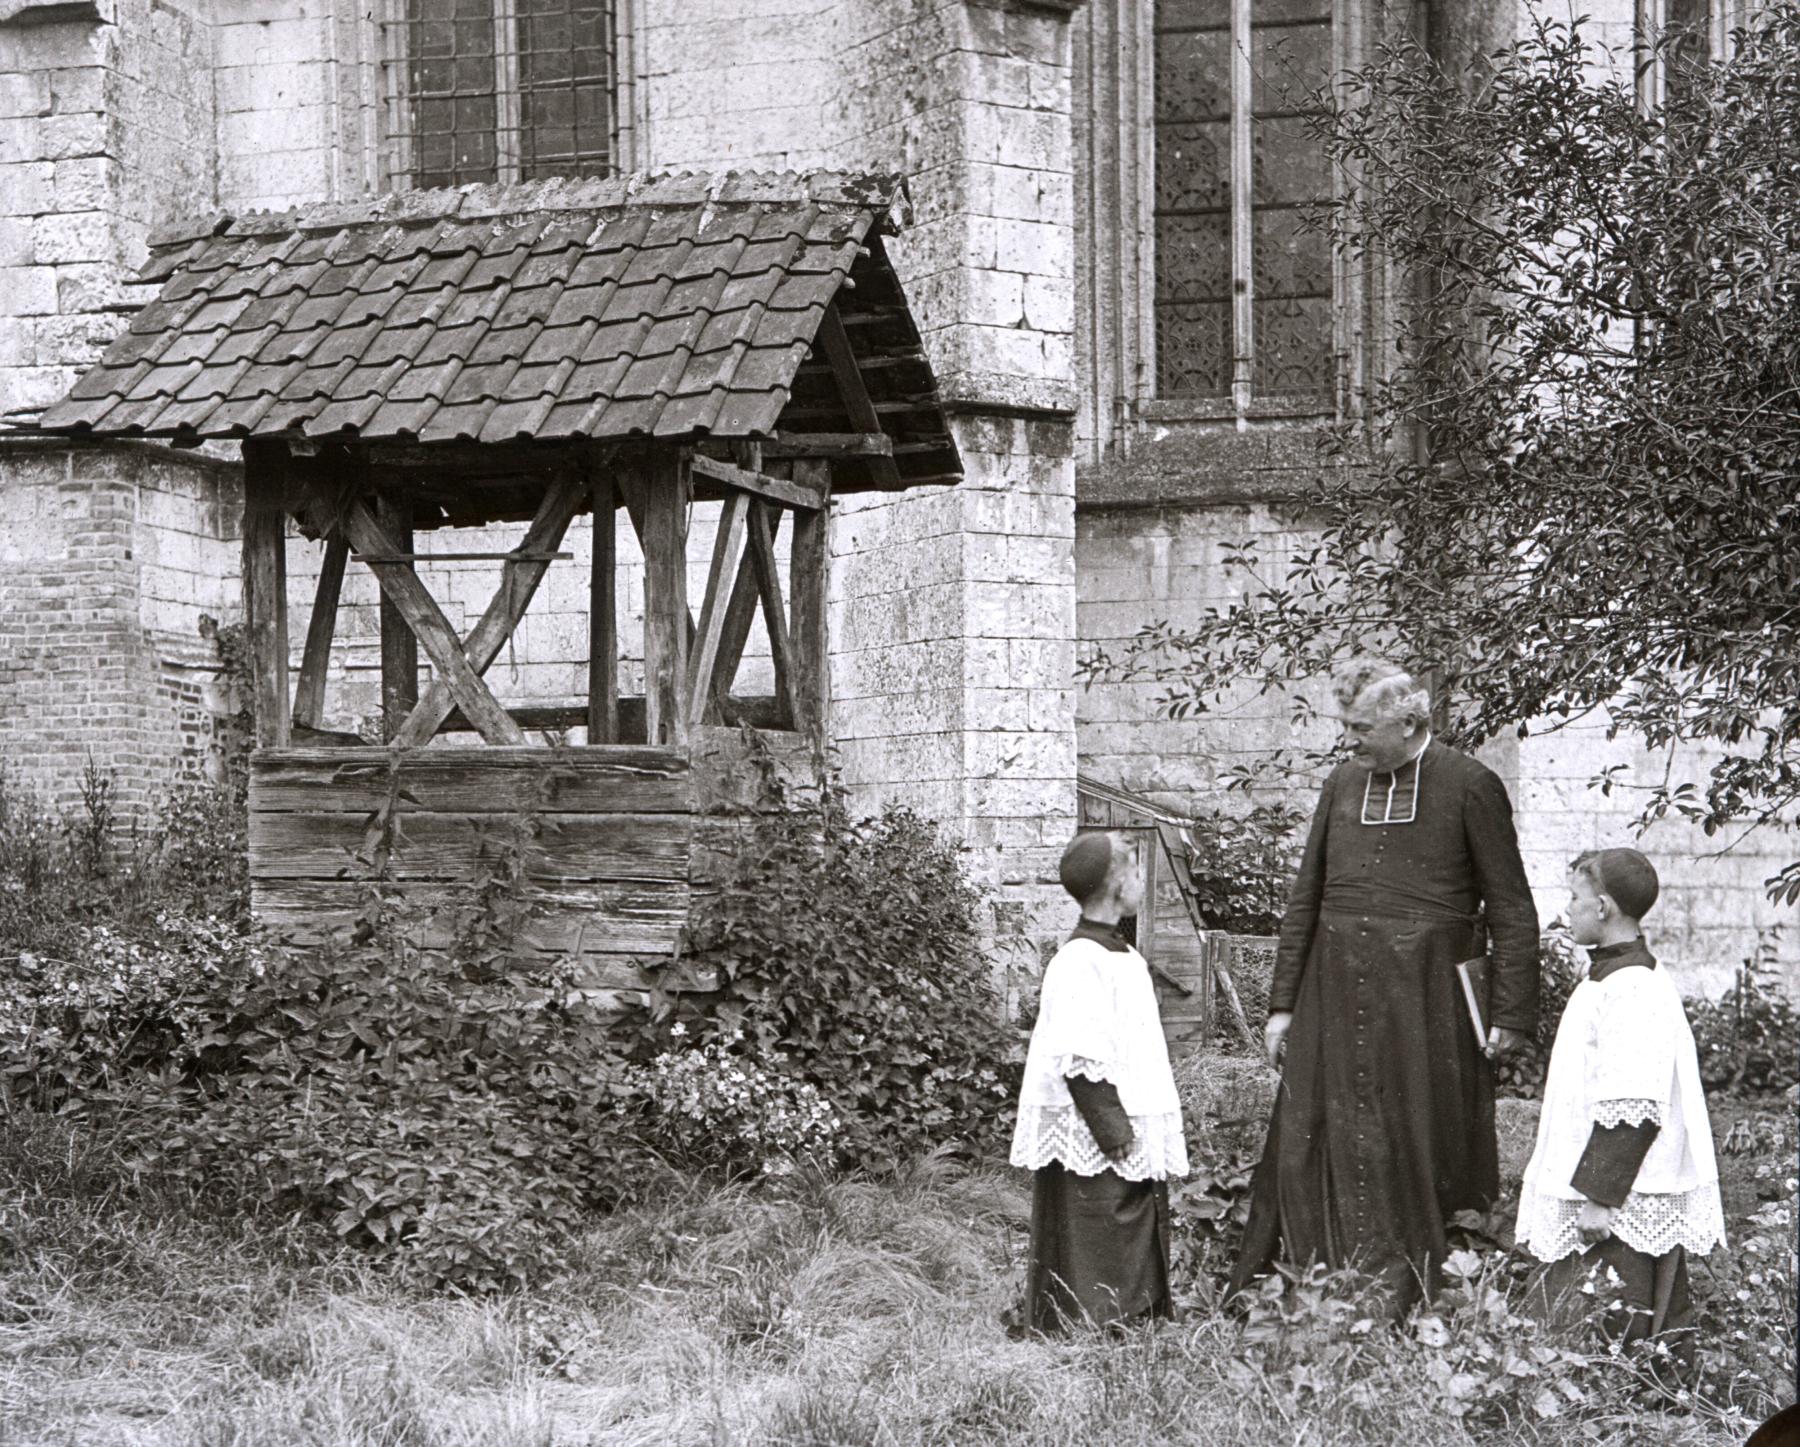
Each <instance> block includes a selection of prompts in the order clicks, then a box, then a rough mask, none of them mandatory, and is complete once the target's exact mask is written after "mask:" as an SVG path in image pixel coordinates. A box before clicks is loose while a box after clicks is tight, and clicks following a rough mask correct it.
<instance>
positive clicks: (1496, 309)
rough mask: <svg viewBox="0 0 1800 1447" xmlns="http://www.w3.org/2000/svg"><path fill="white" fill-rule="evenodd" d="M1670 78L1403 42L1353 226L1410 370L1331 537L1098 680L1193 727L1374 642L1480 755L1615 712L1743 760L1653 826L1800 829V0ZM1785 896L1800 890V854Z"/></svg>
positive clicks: (1657, 813) (1349, 193) (1370, 111)
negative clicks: (1690, 823)
mask: <svg viewBox="0 0 1800 1447" xmlns="http://www.w3.org/2000/svg"><path fill="white" fill-rule="evenodd" d="M1659 62H1660V63H1661V64H1662V65H1664V66H1665V67H1666V72H1667V85H1666V99H1665V101H1664V103H1663V104H1662V105H1661V106H1660V107H1659V108H1658V109H1657V110H1656V111H1655V112H1653V113H1652V112H1646V111H1645V110H1644V109H1643V108H1641V107H1640V105H1639V103H1638V100H1637V97H1636V95H1635V94H1634V87H1633V83H1632V66H1631V64H1630V63H1629V57H1625V58H1623V59H1621V58H1619V57H1613V56H1610V55H1608V54H1606V53H1603V52H1602V51H1601V49H1600V48H1599V47H1598V46H1597V45H1596V43H1595V42H1594V41H1593V40H1592V39H1591V38H1590V37H1589V35H1588V34H1586V33H1584V29H1583V25H1582V22H1580V21H1579V20H1577V21H1575V22H1573V23H1569V24H1565V23H1559V22H1551V21H1546V20H1539V21H1536V22H1535V23H1534V24H1532V25H1531V26H1530V28H1529V30H1528V33H1526V34H1524V35H1523V36H1522V38H1520V39H1519V40H1518V41H1517V42H1516V43H1515V44H1513V45H1512V46H1510V47H1509V48H1507V49H1504V50H1501V51H1499V52H1497V53H1495V54H1493V55H1491V56H1489V57H1488V58H1487V60H1486V63H1485V65H1484V66H1483V67H1482V68H1481V69H1480V71H1479V73H1477V74H1474V75H1454V74H1449V73H1447V72H1446V71H1445V70H1444V69H1442V68H1441V67H1440V66H1439V65H1437V64H1436V63H1435V62H1434V61H1433V60H1432V59H1431V58H1430V57H1429V56H1428V55H1427V54H1425V53H1424V52H1423V51H1422V50H1421V49H1420V48H1418V47H1417V46H1416V45H1414V44H1410V43H1399V44H1396V45H1393V46H1391V47H1389V48H1387V49H1384V50H1382V51H1381V52H1380V53H1379V54H1378V55H1377V57H1376V58H1375V60H1374V61H1373V63H1372V64H1370V65H1369V66H1367V67H1366V68H1364V69H1362V70H1360V71H1357V72H1355V73H1353V74H1351V75H1349V76H1347V77H1345V78H1344V82H1345V83H1344V85H1343V88H1342V90H1341V91H1340V94H1339V104H1338V105H1337V107H1336V109H1335V110H1334V111H1333V112H1332V114H1331V115H1330V116H1329V117H1327V118H1326V119H1325V120H1323V121H1322V122H1321V132H1322V140H1323V142H1324V144H1325V146H1326V148H1327V150H1328V152H1329V154H1330V157H1331V159H1332V161H1333V162H1334V164H1335V166H1336V167H1337V169H1338V170H1339V172H1340V173H1341V175H1342V176H1343V177H1344V178H1345V179H1344V183H1343V185H1342V186H1341V187H1340V196H1339V199H1338V200H1336V201H1335V202H1333V203H1332V204H1331V206H1330V207H1329V213H1330V214H1329V216H1328V217H1326V218H1324V219H1325V222H1326V223H1327V224H1329V225H1330V226H1331V228H1332V230H1333V233H1334V236H1335V238H1336V241H1337V244H1338V245H1339V246H1340V247H1341V248H1343V249H1344V251H1345V252H1346V253H1347V254H1349V255H1351V256H1352V257H1362V258H1373V259H1374V260H1375V262H1376V263H1377V268H1378V270H1382V271H1385V273H1386V274H1387V275H1388V276H1390V277H1391V278H1394V279H1395V287H1394V290H1395V293H1396V294H1397V295H1398V296H1399V298H1400V303H1399V306H1398V313H1399V316H1398V337H1397V341H1396V345H1397V353H1396V356H1395V358H1394V364H1393V365H1392V366H1391V367H1389V368H1387V369H1385V375H1384V377H1383V378H1382V380H1380V381H1379V382H1378V383H1377V384H1375V385H1374V386H1373V387H1372V388H1371V389H1370V391H1369V393H1368V395H1367V397H1366V399H1365V405H1364V406H1362V407H1361V408H1360V409H1359V410H1358V415H1357V416H1356V417H1354V418H1353V419H1347V420H1342V421H1340V422H1339V423H1338V424H1336V425H1334V426H1332V427H1331V428H1330V429H1328V431H1327V433H1326V435H1325V437H1324V439H1323V444H1322V447H1323V452H1324V455H1325V458H1326V460H1327V462H1328V464H1330V465H1327V466H1324V467H1322V468H1321V470H1320V472H1321V476H1320V479H1319V481H1318V482H1317V483H1316V484H1315V485H1314V487H1313V488H1312V491H1311V494H1310V496H1308V497H1306V498H1305V499H1304V500H1303V501H1304V502H1305V504H1306V505H1307V506H1308V508H1309V509H1311V510H1312V512H1313V515H1314V516H1315V517H1316V518H1317V519H1318V520H1319V521H1320V522H1321V523H1322V524H1323V532H1322V539H1321V541H1320V542H1319V544H1318V546H1316V547H1315V548H1313V549H1311V550H1310V551H1307V552H1304V553H1302V554H1301V555H1300V556H1299V557H1298V559H1297V561H1296V562H1295V563H1294V564H1293V566H1292V567H1291V569H1289V570H1288V572H1287V573H1286V575H1285V576H1279V577H1278V576H1272V575H1271V574H1269V573H1268V572H1267V571H1266V570H1265V568H1264V566H1263V562H1262V559H1261V558H1260V557H1259V556H1258V554H1257V552H1256V550H1255V549H1254V548H1249V549H1247V550H1245V551H1244V552H1242V553H1237V554H1234V555H1233V556H1232V557H1230V558H1228V560H1227V566H1228V567H1235V568H1238V569H1242V570H1245V571H1246V573H1247V575H1248V576H1249V578H1250V579H1251V581H1250V583H1249V586H1248V587H1247V588H1246V589H1245V591H1244V593H1243V595H1242V601H1241V602H1239V603H1237V604H1234V605H1231V606H1228V607H1223V608H1219V609H1215V610H1212V611H1211V612H1209V613H1208V614H1207V615H1205V616H1204V617H1203V618H1202V620H1201V622H1200V623H1199V624H1198V625H1197V626H1194V627H1192V628H1179V629H1178V628H1175V627H1172V626H1170V625H1167V624H1157V625H1153V626H1151V627H1149V628H1147V629H1146V630H1145V631H1144V632H1143V633H1142V634H1141V635H1140V636H1139V637H1138V638H1137V639H1136V640H1135V641H1134V643H1133V644H1132V645H1131V646H1130V647H1129V648H1128V649H1127V650H1126V651H1125V652H1124V653H1123V654H1122V655H1120V656H1118V657H1115V658H1111V659H1102V660H1100V662H1099V664H1098V667H1099V668H1101V669H1103V670H1109V671H1111V672H1112V673H1113V674H1114V675H1115V676H1127V677H1136V678H1145V677H1160V678H1163V679H1164V680H1166V681H1168V682H1169V683H1170V685H1171V692H1170V695H1169V704H1170V706H1171V708H1173V709H1176V710H1186V711H1193V710H1200V709H1204V708H1205V707H1206V706H1207V705H1208V704H1209V703H1210V702H1213V701H1216V700H1217V699H1218V698H1219V697H1220V696H1221V695H1223V694H1224V693H1225V692H1226V691H1227V690H1230V689H1234V688H1238V687H1241V686H1242V685H1243V684H1244V683H1245V682H1246V681H1249V682H1252V683H1257V684H1260V685H1261V686H1262V687H1264V688H1278V687H1282V686H1284V685H1286V684H1288V683H1290V682H1292V681H1293V680H1295V679H1297V678H1301V677H1306V676H1309V675H1312V674H1315V673H1317V672H1319V671H1321V670H1322V669H1324V668H1326V667H1327V666H1329V664H1330V663H1331V662H1332V661H1334V660H1335V659H1336V658H1338V657H1341V656H1343V655H1344V654H1346V653H1348V652H1350V651H1353V650H1357V649H1361V648H1367V647H1370V646H1378V647H1382V648H1386V649H1388V650H1390V651H1398V652H1400V653H1402V654H1404V655H1407V656H1409V657H1410V658H1411V660H1412V661H1413V662H1414V663H1416V664H1418V665H1421V666H1423V667H1425V668H1428V669H1431V670H1433V671H1435V672H1436V674H1437V676H1438V678H1439V680H1440V682H1441V683H1442V685H1443V690H1442V691H1443V692H1444V693H1445V694H1446V695H1447V699H1448V704H1449V709H1450V714H1451V717H1450V721H1449V722H1450V731H1451V732H1452V733H1453V734H1454V735H1455V736H1458V737H1460V738H1462V739H1464V740H1466V741H1479V740H1480V739H1483V738H1486V737H1491V736H1493V735H1495V734H1497V733H1500V732H1502V731H1504V730H1508V729H1515V728H1516V729H1520V730H1521V731H1522V730H1523V728H1524V727H1525V725H1526V724H1527V722H1528V721H1531V722H1532V723H1533V725H1534V726H1537V723H1536V721H1540V720H1544V721H1548V723H1549V725H1550V726H1556V725H1558V724H1559V723H1561V722H1564V721H1568V720H1573V719H1576V718H1581V717H1583V716H1591V715H1593V714H1594V713H1595V712H1596V711H1598V710H1601V709H1606V710H1608V711H1609V712H1610V718H1611V723H1612V726H1613V727H1614V728H1615V729H1616V730H1626V731H1630V732H1632V733H1635V734H1637V735H1640V736H1641V737H1642V739H1643V740H1644V741H1645V742H1646V743H1647V744H1648V745H1649V746H1650V747H1651V748H1652V749H1659V748H1664V747H1673V746H1674V745H1676V744H1679V743H1683V742H1703V743H1706V744H1710V745H1714V746H1718V747H1719V748H1720V749H1721V750H1722V757H1720V758H1719V761H1718V762H1717V763H1716V764H1715V765H1714V766H1713V767H1712V768H1711V771H1710V774H1709V776H1708V777H1707V778H1706V780H1705V782H1704V784H1703V785H1702V786H1699V787H1696V786H1694V785H1692V784H1682V783H1679V782H1676V781H1673V780H1670V781H1668V782H1665V783H1664V784H1663V785H1661V786H1660V787H1656V788H1653V789H1652V790H1651V792H1650V794H1649V796H1648V799H1647V803H1646V806H1645V809H1644V814H1643V817H1644V819H1645V820H1646V821H1649V820H1651V819H1655V818H1658V817H1662V816H1664V815H1667V814H1670V813H1676V814H1679V815H1683V816H1686V817H1688V818H1690V819H1693V820H1695V821H1697V822H1699V823H1700V824H1701V825H1702V826H1703V827H1704V828H1705V829H1706V831H1707V832H1708V833H1712V832H1715V831H1717V830H1719V829H1720V828H1721V827H1724V826H1727V825H1730V824H1733V823H1739V824H1744V825H1756V824H1762V823H1767V822H1769V821H1771V820H1777V819H1781V818H1783V817H1786V816H1789V815H1791V812H1792V806H1793V804H1794V803H1795V801H1796V799H1797V798H1800V757H1797V755H1796V740H1797V739H1800V546H1796V543H1795V539H1796V537H1797V536H1800V487H1797V485H1796V481H1797V471H1796V469H1797V465H1800V150H1796V148H1795V145H1794V141H1793V137H1795V136H1796V135H1800V3H1796V0H1781V3H1778V4H1775V5H1772V6H1770V7H1768V8H1767V9H1766V10H1765V11H1764V12H1763V13H1762V15H1761V17H1760V19H1759V20H1758V21H1757V24H1756V28H1754V29H1753V30H1750V31H1748V32H1744V33H1740V34H1739V35H1738V36H1737V37H1735V45H1734V48H1733V50H1732V52H1731V54H1730V56H1729V58H1727V59H1724V60H1721V61H1718V62H1702V63H1698V64H1696V63H1693V62H1691V61H1689V60H1688V59H1686V58H1683V57H1681V56H1679V55H1677V54H1676V53H1674V52H1673V51H1672V50H1671V51H1667V52H1665V53H1664V54H1663V55H1662V56H1661V57H1659ZM1608 782H1609V783H1610V780H1609V781H1608ZM1771 883H1772V886H1773V890H1774V892H1775V893H1777V894H1785V895H1786V896H1787V897H1788V898H1789V899H1793V898H1795V897H1800V865H1795V866H1790V868H1789V870H1788V871H1787V872H1786V874H1785V875H1784V876H1783V877H1782V878H1781V879H1779V880H1777V881H1772V882H1771Z"/></svg>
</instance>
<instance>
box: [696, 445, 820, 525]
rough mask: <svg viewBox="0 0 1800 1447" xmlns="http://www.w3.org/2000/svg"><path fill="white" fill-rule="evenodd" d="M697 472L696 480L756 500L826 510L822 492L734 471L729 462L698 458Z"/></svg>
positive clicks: (801, 485)
mask: <svg viewBox="0 0 1800 1447" xmlns="http://www.w3.org/2000/svg"><path fill="white" fill-rule="evenodd" d="M693 469H694V475H695V476H696V477H704V478H708V479H710V480H711V481H713V482H722V483H724V484H725V486H726V487H732V488H736V489H737V490H738V491H739V492H750V493H755V494H756V496H758V497H766V498H769V499H771V500H772V501H774V502H778V503H780V504H781V505H782V506H783V507H792V508H805V509H809V510H811V511H814V512H816V511H817V510H818V509H820V508H822V507H824V506H825V497H826V494H825V493H824V492H823V491H821V490H820V489H818V488H815V487H808V486H806V485H804V484H802V483H798V482H789V481H788V480H787V479H786V478H782V477H770V476H769V475H768V474H767V473H764V472H751V471H749V470H748V469H747V468H742V467H733V466H732V465H731V464H730V463H729V462H721V461H719V459H718V458H716V457H699V456H696V457H695V458H694V461H693Z"/></svg>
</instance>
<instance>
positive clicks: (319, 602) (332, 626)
mask: <svg viewBox="0 0 1800 1447" xmlns="http://www.w3.org/2000/svg"><path fill="white" fill-rule="evenodd" d="M349 556H350V544H349V541H348V540H347V539H346V538H345V537H344V536H343V534H342V533H334V534H332V536H331V537H330V538H328V539H327V540H326V542H325V556H324V558H323V560H322V561H321V562H320V564H319V586H318V587H317V588H316V589H315V590H314V591H313V605H312V616H311V617H309V618H308V619H307V620H306V651H305V652H304V653H302V654H301V656H300V681H299V683H297V684H296V685H295V686H294V714H293V724H294V727H295V728H309V729H316V728H318V727H319V725H320V723H321V722H322V720H323V719H324V717H325V673H326V670H327V669H328V668H329V667H330V666H331V638H332V635H333V634H334V633H335V632H336V631H337V611H338V598H339V596H340V595H341V594H342V592H343V589H344V560H345V559H346V558H348V557H349Z"/></svg>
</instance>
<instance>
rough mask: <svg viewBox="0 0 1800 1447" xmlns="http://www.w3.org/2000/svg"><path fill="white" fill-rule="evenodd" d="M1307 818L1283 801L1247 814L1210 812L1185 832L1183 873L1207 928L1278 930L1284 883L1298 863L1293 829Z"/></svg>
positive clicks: (1262, 932) (1284, 899)
mask: <svg viewBox="0 0 1800 1447" xmlns="http://www.w3.org/2000/svg"><path fill="white" fill-rule="evenodd" d="M1305 822H1306V816H1305V815H1304V814H1302V813H1301V812H1300V811H1299V810H1297V809H1293V808H1291V807H1289V806H1287V805H1277V804H1259V805H1257V806H1256V807H1255V808H1253V809H1251V810H1250V812H1249V813H1247V814H1242V815H1237V814H1225V813H1221V812H1218V811H1214V812H1212V813H1210V814H1203V815H1201V816H1199V817H1198V818H1196V819H1195V820H1194V822H1193V824H1192V826H1191V827H1190V828H1189V830H1188V835H1187V837H1188V861H1187V862H1188V871H1189V873H1190V874H1192V876H1193V880H1194V893H1195V901H1196V903H1197V904H1198V905H1199V907H1200V917H1201V918H1202V919H1203V920H1205V922H1206V927H1207V928H1208V929H1219V930H1228V931H1230V932H1231V933H1232V934H1240V935H1272V934H1274V933H1276V932H1277V931H1278V930H1279V929H1280V928H1281V915H1282V912H1283V910H1285V909H1286V908H1287V897H1288V886H1289V885H1290V884H1292V883H1293V878H1294V871H1295V869H1296V868H1298V866H1299V861H1300V850H1299V844H1300V840H1299V838H1298V836H1297V834H1296V831H1297V830H1298V829H1299V827H1300V826H1301V825H1303V824H1304V823H1305Z"/></svg>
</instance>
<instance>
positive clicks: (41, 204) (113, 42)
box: [0, 0, 215, 415]
mask: <svg viewBox="0 0 1800 1447" xmlns="http://www.w3.org/2000/svg"><path fill="white" fill-rule="evenodd" d="M210 29H211V27H210V26H209V25H208V23H207V22H206V20H205V18H204V15H203V11H202V8H201V7H200V6H198V5H197V4H193V3H185V0H119V3H118V4H117V5H116V7H115V20H114V23H110V24H104V25H101V24H95V23H93V22H86V21H83V22H62V23H54V24H42V25H25V26H19V25H0V298H3V299H4V304H3V306H0V415H4V414H6V413H9V412H10V413H21V412H23V413H35V412H36V411H38V410H40V409H42V408H43V407H45V406H47V405H48V404H49V403H51V402H53V401H55V400H56V399H57V398H58V397H60V396H61V395H62V394H63V393H64V392H66V391H67V390H68V388H69V387H70V386H71V385H72V384H73V383H74V381H75V378H76V377H77V376H78V375H79V373H80V370H81V369H82V368H83V367H85V366H86V365H87V364H88V363H90V362H92V361H93V360H94V359H95V358H96V357H97V356H98V355H99V354H100V352H101V350H102V349H103V348H104V347H105V345H106V343H107V342H109V341H110V340H111V339H112V337H113V336H114V335H115V334H116V332H117V331H118V329H119V327H120V325H121V322H120V312H121V309H126V310H129V309H131V308H133V307H135V306H136V305H138V304H139V303H141V302H142V301H143V300H146V299H147V298H146V297H143V296H141V295H138V294H137V290H136V289H134V288H131V287H130V286H128V285H127V284H126V279H127V278H128V277H129V276H130V274H131V273H132V272H133V271H135V269H136V268H137V266H138V265H139V264H141V262H142V261H143V258H144V255H145V249H144V238H145V236H146V235H147V234H148V232H149V230H150V228H151V227H152V226H154V225H155V224H156V223H157V222H159V221H162V220H166V219H168V218H169V217H170V216H172V215H173V214H175V213H176V212H177V211H181V210H205V209H207V208H208V207H210V206H211V205H212V204H213V202H214V193H215V187H214V174H215V171H214V149H213V138H212V71H211V64H210V60H211V35H210Z"/></svg>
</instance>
